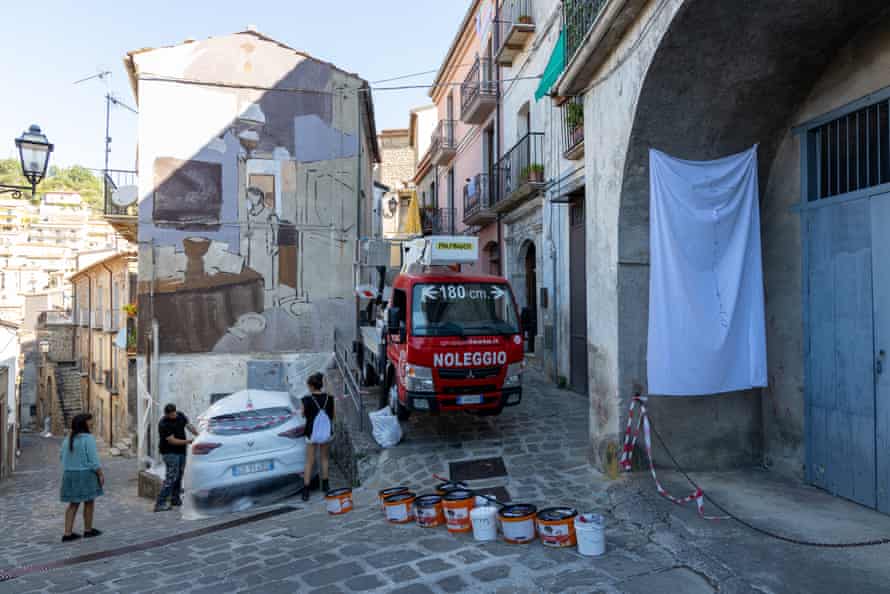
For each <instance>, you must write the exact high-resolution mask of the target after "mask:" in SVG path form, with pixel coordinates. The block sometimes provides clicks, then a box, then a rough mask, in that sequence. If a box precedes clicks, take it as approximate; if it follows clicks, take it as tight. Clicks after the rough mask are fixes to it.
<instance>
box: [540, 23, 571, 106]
mask: <svg viewBox="0 0 890 594" xmlns="http://www.w3.org/2000/svg"><path fill="white" fill-rule="evenodd" d="M565 67H566V31H565V29H563V30H562V31H561V32H560V33H559V39H557V40H556V46H554V48H553V53H552V54H550V60H549V61H548V62H547V67H546V68H544V74H543V75H541V82H540V83H539V84H538V90H537V91H535V101H540V100H541V97H544V96H545V95H548V94H550V89H551V88H553V85H555V84H556V81H557V80H559V76H560V75H561V74H562V71H563V70H565Z"/></svg>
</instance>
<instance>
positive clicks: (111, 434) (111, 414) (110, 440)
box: [102, 262, 116, 447]
mask: <svg viewBox="0 0 890 594" xmlns="http://www.w3.org/2000/svg"><path fill="white" fill-rule="evenodd" d="M102 268H104V269H105V270H107V271H108V305H109V308H108V310H109V313H111V314H112V315H114V303H112V301H111V296H112V295H113V294H114V291H113V290H112V288H111V285H112V284H113V283H114V273H113V272H112V271H111V268H109V267H108V265H107V264H105V262H102ZM102 315H105V312H102ZM103 329H104V328H103ZM113 340H114V338H113V337H111V336H109V337H108V361H109V363H112V364H113V365H116V363H115V362H113V361H112V358H113V356H114V355H113V353H114V349H112V348H111V343H112V341H113ZM112 379H114V374H112ZM111 398H112V396H111V390H109V391H108V409H109V410H108V447H113V446H114V405H113V404H112V403H111Z"/></svg>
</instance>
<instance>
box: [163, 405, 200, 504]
mask: <svg viewBox="0 0 890 594" xmlns="http://www.w3.org/2000/svg"><path fill="white" fill-rule="evenodd" d="M186 429H188V430H189V432H190V433H191V434H192V435H197V434H198V431H197V429H195V428H194V426H192V424H191V423H189V420H188V417H186V416H185V415H184V414H182V413H181V412H179V411H177V410H176V405H175V404H168V405H167V406H165V407H164V416H163V417H161V421H160V422H159V423H158V440H159V445H158V449H159V450H160V452H161V458H162V459H163V460H164V465H165V466H166V467H167V474H166V476H165V478H164V486H163V487H161V492H160V493H158V500H157V502H156V503H155V511H156V512H160V511H169V510H170V509H172V508H171V505H172V506H175V507H178V506H180V505H182V475H183V474H184V473H185V456H186V448H187V447H188V446H189V445H190V444H191V443H192V440H191V439H187V438H186V436H185V430H186ZM168 498H169V499H170V503H168V502H167V499H168Z"/></svg>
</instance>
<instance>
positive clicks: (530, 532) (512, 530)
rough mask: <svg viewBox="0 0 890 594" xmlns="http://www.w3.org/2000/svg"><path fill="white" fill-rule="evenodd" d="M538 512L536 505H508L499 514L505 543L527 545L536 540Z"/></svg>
mask: <svg viewBox="0 0 890 594" xmlns="http://www.w3.org/2000/svg"><path fill="white" fill-rule="evenodd" d="M537 511H538V508H536V507H535V506H534V505H528V504H525V503H518V504H514V505H507V506H505V507H503V508H501V511H499V512H498V517H499V518H500V520H501V532H503V534H504V542H508V543H510V544H525V543H528V542H531V541H533V540H534V539H535V515H536V513H537Z"/></svg>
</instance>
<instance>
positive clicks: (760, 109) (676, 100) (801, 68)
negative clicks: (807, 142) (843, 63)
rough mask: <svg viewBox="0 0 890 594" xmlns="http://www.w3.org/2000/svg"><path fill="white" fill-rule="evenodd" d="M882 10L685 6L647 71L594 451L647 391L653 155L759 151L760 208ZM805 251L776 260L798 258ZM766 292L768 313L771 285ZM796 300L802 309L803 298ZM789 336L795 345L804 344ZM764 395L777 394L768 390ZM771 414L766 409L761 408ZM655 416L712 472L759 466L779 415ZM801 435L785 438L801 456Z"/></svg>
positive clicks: (752, 403) (829, 4)
mask: <svg viewBox="0 0 890 594" xmlns="http://www.w3.org/2000/svg"><path fill="white" fill-rule="evenodd" d="M886 10H887V9H886V3H885V2H883V1H881V0H864V1H863V2H859V3H856V4H855V5H851V3H849V2H845V1H843V0H794V1H789V2H783V3H777V2H768V1H766V0H754V1H752V2H744V3H742V2H731V1H726V0H723V1H716V2H715V1H713V0H708V1H706V0H688V1H686V2H684V3H683V4H682V6H680V7H679V8H677V10H676V12H675V13H674V15H673V17H672V18H671V20H670V23H669V25H667V27H666V29H665V30H664V31H663V32H662V33H661V39H660V40H658V42H657V49H656V50H655V52H654V55H653V56H652V58H651V62H650V63H649V64H648V67H646V68H645V69H644V70H645V75H644V80H643V81H642V82H641V84H640V87H639V95H638V98H637V101H636V107H635V109H634V111H633V116H632V119H631V125H630V129H629V136H628V137H627V142H628V144H627V150H626V153H625V154H624V161H623V174H622V175H621V178H620V183H619V187H620V203H619V204H618V211H617V221H616V222H617V245H616V246H615V250H616V253H615V254H614V256H613V257H616V258H617V263H616V264H617V265H616V266H615V268H613V269H612V270H614V272H615V274H616V277H615V278H614V281H613V282H614V283H615V286H614V287H613V288H612V289H611V291H614V293H613V295H614V299H615V315H616V316H617V324H616V326H615V327H614V333H615V334H614V340H617V344H616V345H614V353H615V357H617V362H616V363H617V365H616V366H615V367H613V368H607V369H606V370H605V372H603V371H602V370H598V368H597V366H598V365H599V366H600V367H602V366H603V364H602V362H601V361H599V360H598V358H597V357H598V356H601V355H602V353H601V352H599V351H598V348H597V347H599V346H600V345H596V344H594V345H593V349H594V357H593V358H592V359H591V366H592V368H593V373H592V381H594V382H596V381H597V380H598V379H600V378H598V373H600V374H603V375H604V376H606V377H607V379H609V381H611V380H614V382H615V387H614V388H612V389H613V390H617V394H614V393H612V394H609V393H603V394H597V393H596V390H594V393H593V394H592V414H591V421H592V422H591V433H592V437H593V442H594V443H593V446H594V453H595V454H597V455H603V453H604V450H605V448H604V446H605V445H606V444H607V443H608V442H610V441H611V442H615V441H617V439H618V434H619V431H620V429H621V428H622V426H621V423H620V422H618V421H619V419H622V418H624V414H625V412H626V408H627V404H628V400H629V397H630V396H631V395H632V394H633V391H634V387H635V386H641V387H642V389H643V390H645V384H646V358H645V354H646V334H647V327H646V324H647V317H648V314H647V312H648V272H649V271H648V261H649V259H648V258H649V237H648V232H649V229H648V218H649V217H648V209H649V185H648V184H649V171H648V150H649V148H650V147H654V148H658V149H660V150H663V151H665V152H667V153H669V154H672V155H675V156H678V157H681V158H686V159H713V158H717V157H721V156H725V155H728V154H733V153H736V152H739V151H741V150H744V149H746V148H748V147H750V146H752V145H754V144H759V146H760V148H759V163H760V184H761V196H762V201H763V196H764V193H765V189H766V185H767V183H768V181H769V179H770V174H771V171H772V169H773V165H774V162H775V160H776V155H777V153H778V150H779V146H780V144H781V143H782V142H783V140H785V139H787V137H788V134H789V130H790V128H791V127H792V126H793V125H794V124H795V123H796V122H794V121H792V117H793V116H794V114H795V113H796V110H797V109H798V108H799V107H800V105H801V104H802V103H803V101H804V100H805V99H806V97H807V95H808V94H809V93H810V91H811V90H812V88H813V86H814V84H815V83H816V81H817V80H819V78H820V77H821V76H822V74H823V73H824V71H825V69H826V68H827V66H828V65H829V64H830V63H831V61H832V59H833V58H834V57H835V56H836V55H837V52H838V50H839V49H840V48H841V47H843V46H844V44H845V43H847V42H848V41H849V40H850V39H851V38H853V37H854V36H855V35H856V34H857V32H859V31H860V30H861V29H863V27H865V26H867V25H868V24H870V23H873V22H874V21H875V20H877V19H878V18H880V16H882V15H883V14H885V13H886ZM653 35H654V34H653ZM792 198H793V199H794V200H795V201H796V197H792ZM764 235H766V231H765V232H764ZM799 249H800V248H799V245H798V246H797V251H796V253H795V252H794V250H786V251H785V253H784V254H782V255H780V256H777V257H784V258H787V259H788V260H787V261H788V262H791V261H792V260H794V261H797V260H799V258H800V252H799ZM767 265H769V264H768V263H765V266H767ZM588 271H590V269H588ZM767 295H768V297H767V299H768V308H769V299H770V293H769V286H768V287H767ZM797 298H798V304H799V293H798V295H797ZM796 315H798V316H799V315H800V313H799V312H797V313H796ZM767 316H768V318H769V316H770V313H769V311H768V313H767ZM792 325H793V324H792ZM785 338H787V339H788V342H789V345H793V344H795V340H796V341H797V342H796V345H797V346H798V347H799V336H798V337H796V339H795V338H793V337H785ZM770 348H772V347H770ZM613 373H617V377H615V376H613V375H612V374H613ZM771 384H772V380H771ZM758 392H759V391H758ZM765 394H766V396H767V397H769V396H770V394H769V390H766V391H765ZM774 405H775V400H769V401H768V402H767V403H766V404H765V405H764V406H766V407H767V408H769V407H772V406H774ZM650 412H651V413H652V416H653V419H654V422H655V423H656V424H658V425H659V426H660V430H661V433H662V434H663V435H664V437H665V439H666V440H667V442H668V443H669V444H670V446H671V448H672V450H673V453H674V454H675V455H677V457H678V458H679V460H680V462H681V463H682V464H684V465H685V466H687V467H690V468H715V467H724V466H737V465H743V464H750V463H755V462H758V461H759V460H760V459H761V455H762V446H763V443H764V438H763V432H764V431H765V423H766V424H767V425H768V424H769V423H770V421H769V420H766V421H765V419H769V418H770V414H771V412H774V411H770V410H764V409H763V408H762V406H761V399H760V394H759V393H751V392H747V393H737V394H731V395H726V396H722V397H720V398H706V397H705V398H682V399H670V400H665V399H660V400H656V401H654V402H652V403H651V405H650ZM787 429H788V428H787V427H784V428H779V431H780V432H781V431H785V430H787ZM799 433H800V431H799V430H798V434H797V435H793V436H790V437H789V436H783V437H782V439H784V440H785V442H786V443H789V444H792V445H791V447H794V448H798V449H800V448H802V445H801V443H800V442H801V441H802V435H799Z"/></svg>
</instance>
